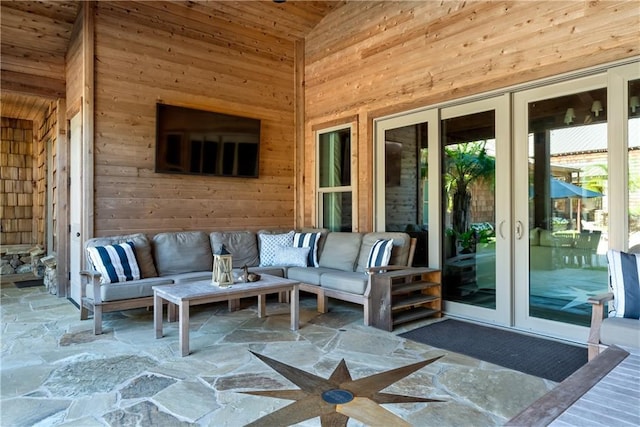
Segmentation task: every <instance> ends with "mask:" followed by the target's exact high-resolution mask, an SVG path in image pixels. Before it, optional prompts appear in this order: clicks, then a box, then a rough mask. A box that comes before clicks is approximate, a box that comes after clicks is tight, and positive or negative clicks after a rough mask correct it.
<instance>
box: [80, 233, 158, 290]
mask: <svg viewBox="0 0 640 427" xmlns="http://www.w3.org/2000/svg"><path fill="white" fill-rule="evenodd" d="M125 242H132V243H133V246H134V247H135V253H136V262H137V263H138V268H139V269H140V275H141V277H142V278H143V279H145V278H147V277H157V276H158V272H157V271H156V267H155V265H154V263H153V256H152V255H151V243H150V242H149V239H147V236H145V235H144V234H142V233H135V234H124V235H121V236H109V237H94V238H93V239H89V240H87V241H86V242H85V244H84V247H85V253H86V248H88V247H95V246H107V245H114V244H115V245H117V244H120V243H125ZM87 261H88V263H89V265H92V264H91V260H90V259H89V257H88V256H87ZM92 269H93V270H95V268H92Z"/></svg>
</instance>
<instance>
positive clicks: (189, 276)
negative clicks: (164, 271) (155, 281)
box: [163, 271, 212, 283]
mask: <svg viewBox="0 0 640 427" xmlns="http://www.w3.org/2000/svg"><path fill="white" fill-rule="evenodd" d="M163 277H166V278H168V279H172V280H173V283H188V282H196V281H198V280H211V279H212V272H211V271H191V272H189V273H179V274H171V275H169V276H163Z"/></svg>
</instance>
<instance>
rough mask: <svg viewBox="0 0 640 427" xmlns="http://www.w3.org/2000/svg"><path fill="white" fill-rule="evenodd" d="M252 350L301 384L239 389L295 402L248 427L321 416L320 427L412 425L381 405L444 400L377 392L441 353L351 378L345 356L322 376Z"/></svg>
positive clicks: (279, 371)
mask: <svg viewBox="0 0 640 427" xmlns="http://www.w3.org/2000/svg"><path fill="white" fill-rule="evenodd" d="M251 353H252V354H253V355H254V356H256V357H257V358H258V359H260V360H262V361H263V362H264V363H266V364H267V365H268V366H269V367H271V368H272V369H273V370H275V371H276V372H278V373H279V374H280V375H282V376H283V377H285V378H286V379H288V380H289V381H291V382H292V383H294V384H295V385H297V386H298V387H300V390H263V391H243V392H241V393H245V394H252V395H255V396H266V397H275V398H280V399H287V400H294V401H295V402H293V403H291V404H290V405H287V406H285V407H283V408H280V409H278V410H277V411H275V412H272V413H270V414H268V415H265V416H264V417H261V418H259V419H257V420H255V421H254V422H252V423H250V424H248V426H264V425H268V426H289V425H292V424H296V423H299V422H302V421H305V420H308V419H311V418H315V417H320V422H321V424H322V426H323V427H329V426H331V427H340V426H346V425H347V422H348V421H349V418H354V419H356V420H358V421H360V422H362V423H365V424H368V425H394V426H410V425H411V424H409V423H408V422H406V421H405V420H403V419H402V418H400V417H398V416H397V415H395V414H394V413H392V412H390V411H388V410H387V409H385V408H384V407H382V406H380V404H383V403H415V402H444V401H443V400H438V399H427V398H423V397H414V396H404V395H398V394H390V393H381V392H380V390H383V389H385V388H386V387H388V386H390V385H391V384H393V383H395V382H397V381H399V380H401V379H402V378H404V377H407V376H409V375H410V374H412V373H414V372H415V371H417V370H419V369H421V368H423V367H425V366H427V365H429V364H431V363H433V362H435V361H436V360H438V359H440V358H441V357H442V356H438V357H435V358H433V359H429V360H424V361H422V362H418V363H414V364H411V365H407V366H403V367H400V368H396V369H392V370H390V371H386V372H381V373H379V374H375V375H371V376H368V377H364V378H360V379H357V380H353V379H352V378H351V373H350V372H349V369H348V368H347V364H346V362H345V360H344V359H342V360H341V361H340V363H339V364H338V366H336V368H335V369H334V371H333V373H332V374H331V376H330V377H329V378H328V379H324V378H322V377H319V376H317V375H313V374H310V373H308V372H306V371H303V370H300V369H298V368H295V367H293V366H289V365H286V364H284V363H282V362H279V361H277V360H274V359H271V358H269V357H267V356H264V355H261V354H258V353H255V352H253V351H251Z"/></svg>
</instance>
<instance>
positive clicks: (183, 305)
mask: <svg viewBox="0 0 640 427" xmlns="http://www.w3.org/2000/svg"><path fill="white" fill-rule="evenodd" d="M179 316H180V319H179V327H180V340H179V341H180V351H181V354H182V357H184V356H188V355H189V301H180V314H179Z"/></svg>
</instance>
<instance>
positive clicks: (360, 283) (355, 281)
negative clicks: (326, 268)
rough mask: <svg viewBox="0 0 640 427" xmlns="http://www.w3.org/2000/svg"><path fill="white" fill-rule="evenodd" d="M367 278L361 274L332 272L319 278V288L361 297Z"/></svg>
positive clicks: (365, 287)
mask: <svg viewBox="0 0 640 427" xmlns="http://www.w3.org/2000/svg"><path fill="white" fill-rule="evenodd" d="M368 281H369V276H368V275H366V274H364V273H361V272H352V271H334V272H331V273H325V274H323V275H322V277H321V278H320V286H322V287H323V288H327V289H335V290H337V291H343V292H348V293H350V294H357V295H362V294H364V291H365V290H366V289H367V283H368Z"/></svg>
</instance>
